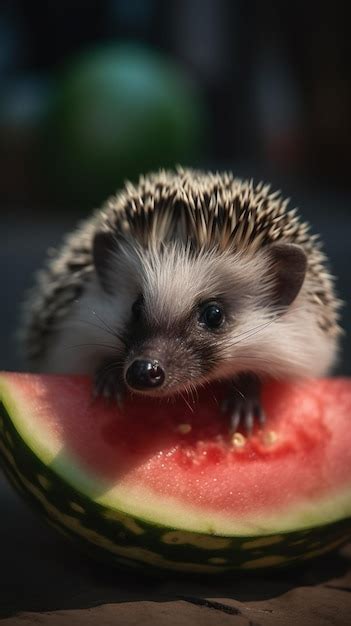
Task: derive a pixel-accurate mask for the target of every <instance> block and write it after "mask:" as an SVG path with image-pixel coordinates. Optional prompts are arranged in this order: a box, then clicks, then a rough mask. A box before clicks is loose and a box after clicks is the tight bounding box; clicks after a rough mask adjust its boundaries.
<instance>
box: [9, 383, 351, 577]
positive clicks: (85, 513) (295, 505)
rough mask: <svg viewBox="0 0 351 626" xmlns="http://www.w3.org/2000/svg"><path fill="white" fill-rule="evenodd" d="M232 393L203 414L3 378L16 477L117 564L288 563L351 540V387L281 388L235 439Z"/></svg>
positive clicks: (74, 534) (58, 522) (207, 396)
mask: <svg viewBox="0 0 351 626" xmlns="http://www.w3.org/2000/svg"><path fill="white" fill-rule="evenodd" d="M221 393H222V390H221V389H217V390H215V391H214V390H211V391H207V392H204V394H203V395H202V396H201V397H200V400H199V403H198V404H197V405H195V406H194V407H192V406H188V405H187V404H186V403H183V402H181V401H177V402H175V403H173V404H167V403H163V404H160V403H158V402H151V401H147V402H146V401H145V400H142V399H138V400H136V399H133V401H131V400H128V401H127V402H126V404H125V407H124V410H123V412H120V411H119V410H118V409H117V407H116V406H115V405H114V404H109V403H107V402H106V401H104V400H99V401H94V402H93V401H92V399H91V384H90V382H89V381H88V380H87V379H85V378H81V377H64V376H34V375H29V374H7V373H4V374H1V375H0V402H1V407H2V408H1V411H0V414H1V416H2V419H1V444H0V450H1V453H2V458H3V464H4V470H5V472H6V474H7V475H8V477H9V479H10V480H11V481H12V483H13V484H15V486H16V487H17V489H19V490H20V491H21V492H25V494H26V495H27V496H29V497H30V498H31V500H32V502H34V503H35V504H36V506H37V507H39V509H40V510H41V512H42V513H43V514H44V515H45V517H46V518H47V519H48V521H50V523H51V524H53V525H55V526H57V527H58V528H59V529H60V530H61V531H63V532H65V533H66V534H68V535H69V536H70V537H71V538H73V539H75V540H76V541H78V542H79V543H81V544H82V546H83V547H86V548H88V549H90V550H94V551H95V552H96V553H97V554H98V556H99V555H100V556H102V557H104V558H109V559H110V560H112V561H116V562H118V563H125V562H128V563H129V564H131V565H138V564H140V565H145V564H146V563H147V564H149V565H150V566H151V565H152V566H155V567H158V568H166V569H174V570H184V571H187V570H189V571H199V572H200V571H204V572H212V571H213V572H220V571H227V570H228V569H232V568H237V567H241V568H244V569H246V568H247V569H251V568H255V567H264V566H280V565H285V564H287V563H294V562H297V561H298V560H300V559H302V558H309V557H312V556H317V555H318V554H322V553H323V552H326V551H327V550H329V549H331V548H333V547H334V546H337V545H340V544H341V543H343V542H345V541H346V540H347V538H348V537H350V536H351V445H350V444H351V436H350V428H349V424H350V417H351V383H350V382H349V381H346V380H341V379H339V380H338V379H334V380H323V381H310V382H304V383H299V384H295V385H273V384H272V385H269V386H267V387H266V389H265V392H264V406H265V410H266V413H267V415H268V420H267V425H266V427H265V428H264V429H263V430H262V431H258V432H256V433H255V435H254V436H253V437H252V439H250V440H245V438H244V437H243V436H242V435H240V434H239V435H238V436H237V437H236V438H234V440H232V439H231V438H230V436H229V434H228V428H227V422H226V419H225V418H224V417H223V415H221V413H220V411H219V409H218V403H219V399H220V395H221Z"/></svg>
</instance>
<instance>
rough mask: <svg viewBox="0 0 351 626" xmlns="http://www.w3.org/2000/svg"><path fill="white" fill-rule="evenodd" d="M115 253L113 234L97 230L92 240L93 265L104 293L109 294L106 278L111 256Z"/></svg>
mask: <svg viewBox="0 0 351 626" xmlns="http://www.w3.org/2000/svg"><path fill="white" fill-rule="evenodd" d="M115 251H116V239H115V236H114V235H113V233H111V232H110V231H107V230H99V231H97V232H96V233H95V235H94V239H93V263H94V267H95V270H96V274H97V277H98V279H99V281H100V284H101V286H102V288H103V289H104V291H106V292H107V293H111V285H110V284H109V280H108V276H109V269H110V266H111V256H112V254H113V252H115Z"/></svg>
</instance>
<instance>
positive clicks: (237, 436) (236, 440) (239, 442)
mask: <svg viewBox="0 0 351 626" xmlns="http://www.w3.org/2000/svg"><path fill="white" fill-rule="evenodd" d="M232 444H233V446H234V447H235V448H243V447H244V445H245V444H246V437H244V435H242V434H241V433H234V435H233V436H232Z"/></svg>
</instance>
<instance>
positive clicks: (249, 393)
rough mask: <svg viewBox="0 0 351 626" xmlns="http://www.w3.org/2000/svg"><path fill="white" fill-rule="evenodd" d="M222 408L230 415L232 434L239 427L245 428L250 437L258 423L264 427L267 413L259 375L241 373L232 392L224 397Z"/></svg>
mask: <svg viewBox="0 0 351 626" xmlns="http://www.w3.org/2000/svg"><path fill="white" fill-rule="evenodd" d="M238 385H239V388H238ZM221 408H222V411H223V412H224V413H227V414H228V415H229V430H230V434H231V435H233V434H234V433H235V432H236V431H237V430H238V429H239V428H243V429H244V430H245V433H246V435H247V436H248V437H250V436H251V435H252V432H253V430H254V426H255V424H256V423H257V424H258V425H259V426H261V427H262V426H263V425H264V423H265V414H264V411H263V409H262V407H261V403H260V383H259V380H258V379H257V377H256V376H253V375H250V374H247V375H246V374H245V375H241V376H240V378H239V379H238V380H236V381H235V384H234V388H232V389H231V393H230V394H229V395H228V396H226V397H225V398H224V400H223V402H222V407H221Z"/></svg>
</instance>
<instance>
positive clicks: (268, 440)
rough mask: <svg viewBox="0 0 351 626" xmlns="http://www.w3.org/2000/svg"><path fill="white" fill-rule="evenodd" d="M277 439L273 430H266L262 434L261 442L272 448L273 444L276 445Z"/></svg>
mask: <svg viewBox="0 0 351 626" xmlns="http://www.w3.org/2000/svg"><path fill="white" fill-rule="evenodd" d="M277 439H278V435H277V433H276V432H275V431H274V430H268V431H267V432H266V433H264V434H263V437H262V440H263V443H264V444H265V445H266V446H272V445H273V444H274V443H276V441H277Z"/></svg>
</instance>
